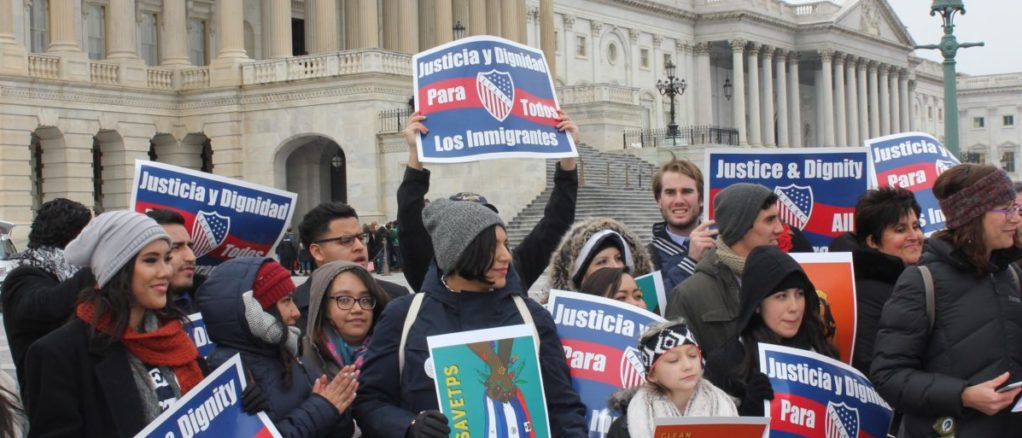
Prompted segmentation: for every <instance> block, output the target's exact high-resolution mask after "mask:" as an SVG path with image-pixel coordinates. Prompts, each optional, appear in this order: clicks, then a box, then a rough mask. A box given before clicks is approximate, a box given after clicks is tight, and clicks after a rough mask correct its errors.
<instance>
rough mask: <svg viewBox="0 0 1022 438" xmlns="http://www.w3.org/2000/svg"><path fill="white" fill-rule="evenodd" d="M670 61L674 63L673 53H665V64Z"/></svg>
mask: <svg viewBox="0 0 1022 438" xmlns="http://www.w3.org/2000/svg"><path fill="white" fill-rule="evenodd" d="M668 63H670V64H673V62H671V54H670V53H664V65H667V64H668Z"/></svg>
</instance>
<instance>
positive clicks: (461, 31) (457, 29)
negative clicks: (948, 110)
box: [451, 20, 465, 40]
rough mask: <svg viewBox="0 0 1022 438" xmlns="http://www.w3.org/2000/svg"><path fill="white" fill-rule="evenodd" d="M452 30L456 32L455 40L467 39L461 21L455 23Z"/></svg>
mask: <svg viewBox="0 0 1022 438" xmlns="http://www.w3.org/2000/svg"><path fill="white" fill-rule="evenodd" d="M451 30H452V31H454V39H456V40H460V39H462V38H464V37H465V26H464V25H462V24H461V20H458V22H457V23H454V27H453V28H451Z"/></svg>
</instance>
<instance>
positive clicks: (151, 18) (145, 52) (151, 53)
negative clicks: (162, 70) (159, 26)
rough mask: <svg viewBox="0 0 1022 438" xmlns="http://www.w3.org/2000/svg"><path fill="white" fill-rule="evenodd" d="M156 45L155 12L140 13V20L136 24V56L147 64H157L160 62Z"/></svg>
mask: <svg viewBox="0 0 1022 438" xmlns="http://www.w3.org/2000/svg"><path fill="white" fill-rule="evenodd" d="M157 47H158V44H157V41H156V14H152V13H145V14H142V22H141V23H139V24H138V56H139V57H141V58H142V60H143V61H145V63H146V64H147V65H157V64H159V62H160V61H159V59H160V54H159V52H158V49H157Z"/></svg>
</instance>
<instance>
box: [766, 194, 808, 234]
mask: <svg viewBox="0 0 1022 438" xmlns="http://www.w3.org/2000/svg"><path fill="white" fill-rule="evenodd" d="M774 194H776V195H777V200H778V201H779V202H778V203H777V210H778V212H779V213H780V217H781V220H782V221H784V223H786V224H788V225H791V226H793V227H797V228H798V229H800V230H801V229H804V228H805V227H806V224H807V223H809V217H810V216H812V215H813V188H812V187H809V186H797V185H795V184H789V185H786V186H784V187H774Z"/></svg>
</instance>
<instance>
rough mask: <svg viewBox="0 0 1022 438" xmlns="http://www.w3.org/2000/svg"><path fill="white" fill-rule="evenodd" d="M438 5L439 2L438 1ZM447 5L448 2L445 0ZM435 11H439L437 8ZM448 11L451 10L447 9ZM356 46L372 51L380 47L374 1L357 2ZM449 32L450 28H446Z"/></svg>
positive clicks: (448, 0) (377, 12) (378, 17)
mask: <svg viewBox="0 0 1022 438" xmlns="http://www.w3.org/2000/svg"><path fill="white" fill-rule="evenodd" d="M437 3H438V4H439V3H440V1H439V0H438V1H437ZM447 3H448V5H449V4H450V0H447ZM437 9H440V8H439V7H438V8H437ZM447 10H448V11H450V10H451V8H447ZM357 11H358V14H357V16H358V40H357V42H358V45H357V46H356V47H357V48H360V49H374V48H377V47H380V13H379V10H378V9H377V6H376V0H358V6H357ZM447 31H448V32H450V31H451V26H447Z"/></svg>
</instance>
